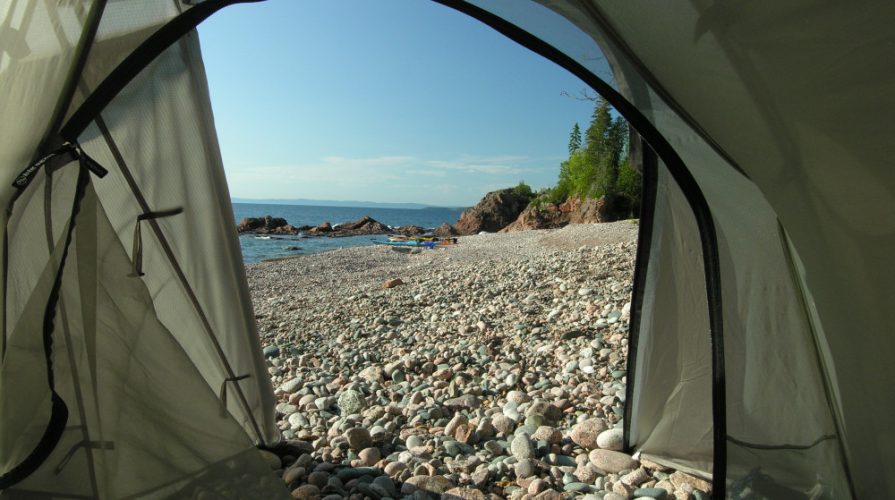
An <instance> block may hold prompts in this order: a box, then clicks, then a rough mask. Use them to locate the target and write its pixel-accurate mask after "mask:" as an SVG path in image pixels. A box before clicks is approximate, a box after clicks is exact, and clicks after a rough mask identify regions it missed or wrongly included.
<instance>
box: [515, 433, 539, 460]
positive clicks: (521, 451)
mask: <svg viewBox="0 0 895 500" xmlns="http://www.w3.org/2000/svg"><path fill="white" fill-rule="evenodd" d="M510 452H511V453H512V454H513V457H515V458H516V460H523V459H526V458H534V457H535V448H534V446H533V445H532V444H531V439H530V438H529V437H528V434H525V433H524V432H523V433H520V434H516V437H514V438H513V442H512V443H510Z"/></svg>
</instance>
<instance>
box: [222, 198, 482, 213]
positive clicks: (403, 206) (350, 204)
mask: <svg viewBox="0 0 895 500" xmlns="http://www.w3.org/2000/svg"><path fill="white" fill-rule="evenodd" d="M230 203H232V204H234V205H236V204H242V205H289V206H296V207H338V208H387V209H394V210H425V209H432V208H434V209H449V210H454V209H457V210H463V209H465V208H466V207H442V206H437V205H424V204H421V203H385V202H376V201H350V200H348V201H342V200H307V199H294V200H290V199H281V198H274V199H269V200H267V199H253V198H231V199H230Z"/></svg>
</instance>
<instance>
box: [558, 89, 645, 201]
mask: <svg viewBox="0 0 895 500" xmlns="http://www.w3.org/2000/svg"><path fill="white" fill-rule="evenodd" d="M628 133H629V132H628V123H627V122H626V121H625V120H624V119H623V118H621V117H616V118H613V117H612V113H611V112H610V106H609V103H608V102H607V101H606V100H605V99H603V98H601V97H598V98H597V99H596V102H595V106H594V114H593V118H592V119H591V122H590V125H589V126H588V128H587V130H586V131H585V132H584V137H582V134H581V128H580V127H579V126H578V124H577V123H576V124H575V126H574V127H573V128H572V133H571V136H570V137H569V159H568V160H566V161H564V162H562V164H561V165H560V168H559V180H558V181H557V184H556V186H555V187H554V188H552V189H550V190H549V191H548V192H546V193H543V194H544V198H545V199H544V201H547V202H551V203H562V202H563V201H565V200H566V199H568V198H569V197H577V198H580V199H582V200H583V199H586V198H600V197H602V196H607V197H617V196H627V197H629V198H630V199H631V201H632V202H633V203H632V204H633V206H635V207H636V206H638V205H639V202H640V184H641V179H640V173H639V172H637V171H636V170H635V169H633V168H632V167H631V165H630V161H629V158H628Z"/></svg>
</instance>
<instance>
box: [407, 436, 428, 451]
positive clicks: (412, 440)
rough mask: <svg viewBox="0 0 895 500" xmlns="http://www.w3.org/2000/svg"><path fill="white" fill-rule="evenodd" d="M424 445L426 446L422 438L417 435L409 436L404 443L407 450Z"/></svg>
mask: <svg viewBox="0 0 895 500" xmlns="http://www.w3.org/2000/svg"><path fill="white" fill-rule="evenodd" d="M425 444H426V441H424V440H423V438H422V436H419V435H417V434H414V435H412V436H409V437H408V438H407V441H406V446H407V448H408V449H410V448H416V447H418V446H423V445H425Z"/></svg>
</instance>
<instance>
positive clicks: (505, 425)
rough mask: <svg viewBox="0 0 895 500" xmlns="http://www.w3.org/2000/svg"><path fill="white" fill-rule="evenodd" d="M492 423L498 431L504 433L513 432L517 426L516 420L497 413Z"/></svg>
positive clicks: (492, 418)
mask: <svg viewBox="0 0 895 500" xmlns="http://www.w3.org/2000/svg"><path fill="white" fill-rule="evenodd" d="M517 415H518V414H517ZM491 424H492V425H493V426H494V429H496V430H497V432H500V433H502V434H511V433H512V432H513V429H514V428H515V427H516V422H515V420H513V419H511V418H510V417H508V416H506V415H503V414H497V415H494V416H493V417H491Z"/></svg>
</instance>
